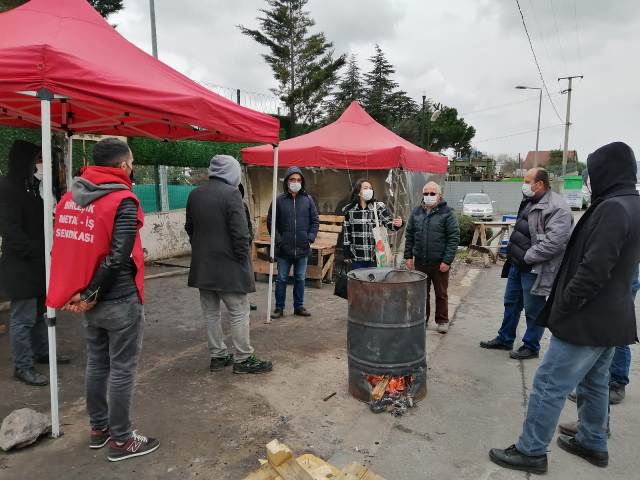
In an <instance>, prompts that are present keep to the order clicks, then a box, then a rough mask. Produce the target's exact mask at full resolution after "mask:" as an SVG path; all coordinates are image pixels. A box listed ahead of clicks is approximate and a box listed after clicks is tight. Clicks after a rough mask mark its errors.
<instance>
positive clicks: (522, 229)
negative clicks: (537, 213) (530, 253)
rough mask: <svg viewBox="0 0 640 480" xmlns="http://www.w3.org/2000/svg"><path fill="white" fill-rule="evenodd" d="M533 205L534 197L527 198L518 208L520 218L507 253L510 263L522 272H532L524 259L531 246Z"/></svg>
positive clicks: (510, 239) (514, 227)
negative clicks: (530, 226)
mask: <svg viewBox="0 0 640 480" xmlns="http://www.w3.org/2000/svg"><path fill="white" fill-rule="evenodd" d="M532 206H533V199H530V198H525V199H524V200H522V202H521V203H520V207H519V208H518V219H517V220H516V224H515V225H514V226H513V232H511V236H510V237H509V244H508V245H507V254H508V257H509V263H511V264H513V265H515V266H516V267H517V268H518V270H520V271H521V272H530V271H531V266H530V265H527V262H525V261H524V256H525V255H526V253H527V250H529V249H530V248H531V230H530V229H529V221H528V217H529V212H531V207H532Z"/></svg>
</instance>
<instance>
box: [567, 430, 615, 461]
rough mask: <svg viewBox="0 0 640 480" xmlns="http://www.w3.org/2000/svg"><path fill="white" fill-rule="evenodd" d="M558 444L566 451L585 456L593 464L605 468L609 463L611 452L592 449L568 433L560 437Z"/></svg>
mask: <svg viewBox="0 0 640 480" xmlns="http://www.w3.org/2000/svg"><path fill="white" fill-rule="evenodd" d="M558 446H559V447H560V448H561V449H562V450H564V451H565V452H569V453H570V454H572V455H576V456H578V457H581V458H584V459H585V460H586V461H587V462H589V463H590V464H591V465H595V466H596V467H600V468H605V467H607V466H608V465H609V453H608V452H598V451H596V450H590V449H588V448H585V447H583V446H582V445H580V444H579V443H578V442H577V441H576V439H575V438H573V437H569V436H567V435H560V436H559V437H558Z"/></svg>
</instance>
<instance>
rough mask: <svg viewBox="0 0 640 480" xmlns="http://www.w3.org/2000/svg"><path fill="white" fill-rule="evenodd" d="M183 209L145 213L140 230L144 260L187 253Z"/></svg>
mask: <svg viewBox="0 0 640 480" xmlns="http://www.w3.org/2000/svg"><path fill="white" fill-rule="evenodd" d="M185 212H186V211H185V210H184V209H180V210H171V211H169V212H158V213H147V214H146V215H145V216H144V226H143V227H142V230H141V231H140V236H141V237H142V248H143V249H144V257H145V261H153V260H160V259H163V258H169V257H175V256H178V255H188V254H189V253H191V245H190V244H189V237H188V236H187V232H185V230H184V222H185Z"/></svg>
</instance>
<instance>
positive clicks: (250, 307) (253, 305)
mask: <svg viewBox="0 0 640 480" xmlns="http://www.w3.org/2000/svg"><path fill="white" fill-rule="evenodd" d="M249 310H251V311H252V312H255V311H256V310H258V306H257V305H256V304H255V303H250V304H249Z"/></svg>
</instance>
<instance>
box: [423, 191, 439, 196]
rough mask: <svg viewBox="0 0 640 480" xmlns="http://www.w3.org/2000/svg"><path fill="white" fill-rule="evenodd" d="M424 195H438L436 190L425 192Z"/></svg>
mask: <svg viewBox="0 0 640 480" xmlns="http://www.w3.org/2000/svg"><path fill="white" fill-rule="evenodd" d="M422 194H423V195H426V196H427V197H435V196H436V195H438V194H437V193H436V192H423V193H422Z"/></svg>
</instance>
